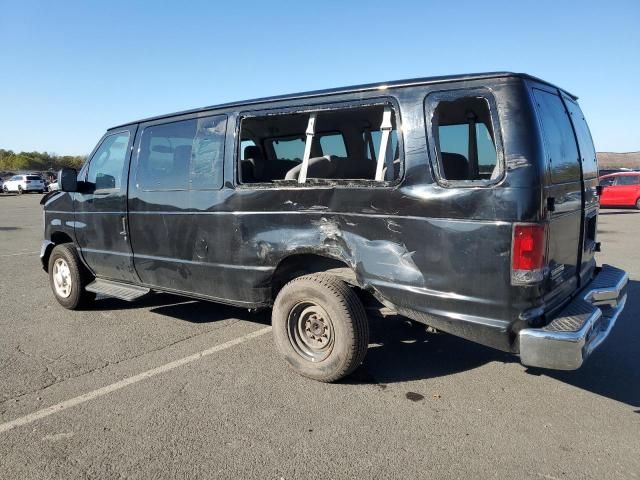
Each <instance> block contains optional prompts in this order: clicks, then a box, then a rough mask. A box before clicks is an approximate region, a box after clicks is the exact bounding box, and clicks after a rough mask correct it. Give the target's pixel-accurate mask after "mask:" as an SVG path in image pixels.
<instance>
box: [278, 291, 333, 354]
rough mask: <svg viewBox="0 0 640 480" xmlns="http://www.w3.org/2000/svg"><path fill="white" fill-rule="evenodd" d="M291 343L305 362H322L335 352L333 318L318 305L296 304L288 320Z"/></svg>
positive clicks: (308, 303)
mask: <svg viewBox="0 0 640 480" xmlns="http://www.w3.org/2000/svg"><path fill="white" fill-rule="evenodd" d="M287 326H288V333H289V342H290V343H291V346H292V347H293V349H294V350H295V351H296V353H297V354H298V355H300V356H301V357H302V358H304V359H305V360H308V361H310V362H321V361H322V360H324V359H326V358H327V357H328V356H329V355H330V354H331V351H332V350H333V345H334V342H335V332H334V329H333V323H332V321H331V317H330V316H329V314H328V313H327V311H326V310H325V309H324V308H322V307H321V306H320V305H317V304H316V303H313V302H310V301H306V302H300V303H298V304H296V305H295V306H294V307H293V308H292V309H291V311H290V312H289V315H288V318H287Z"/></svg>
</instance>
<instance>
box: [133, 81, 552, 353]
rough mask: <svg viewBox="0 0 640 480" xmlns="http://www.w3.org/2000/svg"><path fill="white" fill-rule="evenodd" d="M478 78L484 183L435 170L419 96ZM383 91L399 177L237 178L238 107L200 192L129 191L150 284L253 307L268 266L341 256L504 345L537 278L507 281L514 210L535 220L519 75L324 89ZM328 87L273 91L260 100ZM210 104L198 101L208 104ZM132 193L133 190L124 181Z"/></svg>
mask: <svg viewBox="0 0 640 480" xmlns="http://www.w3.org/2000/svg"><path fill="white" fill-rule="evenodd" d="M454 88H455V89H463V88H485V89H488V91H489V92H490V93H491V95H493V97H494V99H495V105H496V108H497V110H498V117H499V125H498V128H499V129H500V135H501V137H502V149H503V151H502V152H501V153H502V158H503V159H504V163H505V168H506V174H505V175H504V176H503V178H502V180H501V181H500V182H499V183H498V184H497V185H493V186H490V187H474V186H471V187H443V186H441V185H438V184H437V183H436V182H434V180H433V175H432V172H433V170H432V163H431V162H432V161H433V159H432V152H433V146H432V145H430V144H429V142H428V140H427V138H428V136H427V130H426V129H427V127H428V126H429V119H428V118H425V110H424V100H425V98H426V96H427V95H428V94H429V93H431V92H434V91H439V90H446V89H454ZM381 97H382V98H391V99H392V100H393V101H394V102H396V103H397V105H398V107H399V125H400V128H399V133H400V136H401V139H400V141H401V150H402V158H403V160H404V169H403V176H402V179H401V180H400V181H399V183H397V184H394V185H386V186H371V185H366V184H363V183H358V182H353V181H352V182H348V181H343V182H340V181H336V182H333V184H327V185H316V186H313V185H301V186H287V187H282V186H277V185H264V186H260V187H253V186H243V185H238V184H237V182H236V180H235V179H236V177H237V175H236V172H237V167H236V155H237V154H238V143H239V142H238V137H237V135H238V128H239V120H238V118H239V113H240V110H238V109H237V108H236V109H234V110H225V111H216V112H211V113H225V114H226V115H227V116H228V119H229V120H228V122H229V123H228V128H227V137H226V138H227V139H226V147H225V162H224V185H223V187H222V188H221V189H220V190H217V191H210V192H163V193H162V194H157V195H146V196H141V195H137V194H135V193H132V194H131V196H130V198H129V202H128V208H129V226H130V229H131V231H130V235H131V245H132V249H133V255H134V258H135V265H136V270H137V272H138V274H139V275H140V277H141V278H146V279H147V282H146V284H148V286H151V287H154V286H156V287H161V288H162V289H166V290H171V291H177V292H182V293H185V294H187V295H194V296H199V297H205V298H210V299H214V300H218V301H224V302H228V303H233V304H237V305H244V306H249V307H259V306H268V305H270V304H271V302H272V300H273V299H272V289H271V279H272V277H273V275H274V272H275V271H276V269H277V268H278V266H279V265H280V264H281V263H282V262H283V261H284V260H286V259H287V258H289V257H291V256H292V255H297V254H305V253H310V254H314V255H320V256H324V257H327V258H332V259H336V260H340V261H341V262H343V263H344V264H346V265H347V266H349V267H350V268H351V269H352V270H353V271H354V272H355V276H356V279H357V282H358V283H359V284H360V285H361V286H362V287H363V288H366V289H369V290H371V291H373V292H375V293H376V294H377V295H378V296H379V298H381V299H382V300H384V301H385V302H386V303H388V304H391V305H393V306H395V307H397V308H398V309H399V310H400V311H401V312H402V313H404V314H406V315H408V316H411V317H412V318H416V319H418V320H421V321H425V322H427V323H433V324H434V325H437V326H438V327H439V328H442V329H444V330H447V331H450V332H452V333H456V334H458V335H461V336H463V337H466V338H470V339H472V340H475V341H478V342H480V343H484V344H487V345H491V346H494V347H497V348H501V349H503V350H510V349H511V348H512V347H511V345H512V340H513V338H514V335H515V334H516V333H517V329H518V328H519V327H520V324H521V320H519V316H520V314H521V313H522V312H523V311H524V310H527V309H530V308H533V307H535V306H536V305H537V304H538V303H539V302H540V301H541V300H540V299H541V292H540V291H539V290H538V288H537V287H530V288H526V289H524V288H515V287H512V286H511V285H510V268H509V266H510V249H511V229H512V223H513V222H515V221H518V222H533V221H540V220H541V219H542V218H543V212H542V210H541V198H542V180H541V178H542V177H541V176H542V171H543V170H542V168H543V167H542V165H543V163H544V162H543V157H542V147H541V145H540V144H539V139H538V136H536V135H531V132H532V131H535V129H536V128H537V124H536V119H535V114H534V113H533V111H532V109H531V105H530V102H529V101H528V97H527V91H526V88H525V86H524V81H523V80H522V79H521V78H518V77H514V78H508V77H506V78H496V79H491V80H486V79H485V80H470V81H458V82H455V84H451V85H448V84H444V83H441V84H434V85H421V86H413V87H407V88H394V89H392V90H389V91H385V92H376V91H366V92H356V93H348V94H339V95H332V96H331V98H330V99H329V100H330V101H331V102H340V101H362V100H367V99H378V98H381ZM327 101H328V99H322V98H314V99H304V98H301V99H296V100H287V101H273V102H270V103H265V104H261V105H259V106H257V107H256V108H258V107H259V108H260V109H263V110H269V109H276V108H283V107H284V106H286V107H287V108H295V107H296V106H300V107H301V108H303V107H305V106H309V105H314V104H318V103H320V102H324V103H326V102H327ZM204 113H206V112H201V113H200V114H204ZM131 192H135V189H131Z"/></svg>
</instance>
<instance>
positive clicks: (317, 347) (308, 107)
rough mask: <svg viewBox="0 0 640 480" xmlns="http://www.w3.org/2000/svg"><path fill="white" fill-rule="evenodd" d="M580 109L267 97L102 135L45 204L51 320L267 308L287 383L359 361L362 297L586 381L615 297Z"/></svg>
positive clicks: (428, 93) (412, 97) (538, 99)
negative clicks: (178, 309)
mask: <svg viewBox="0 0 640 480" xmlns="http://www.w3.org/2000/svg"><path fill="white" fill-rule="evenodd" d="M576 100H577V99H576V97H575V96H574V95H572V94H570V93H568V92H567V91H565V90H563V89H560V88H558V87H556V86H554V85H552V84H550V83H548V82H545V81H542V80H540V79H537V78H534V77H531V76H529V75H524V74H514V73H507V72H500V73H485V74H475V75H458V76H447V77H435V78H421V79H414V80H405V81H395V82H387V83H380V84H371V85H361V86H354V87H346V88H336V89H331V90H323V91H315V92H308V93H300V94H293V95H283V96H278V97H271V98H263V99H258V100H250V101H245V102H237V103H229V104H224V105H217V106H212V107H206V108H201V109H197V110H190V111H185V112H180V113H175V114H170V115H163V116H159V117H154V118H149V119H146V120H141V121H136V122H131V123H127V124H123V125H120V126H117V127H114V128H111V129H109V130H108V131H107V132H106V134H105V135H104V137H103V138H102V139H101V140H100V142H99V143H98V145H97V146H96V148H95V150H94V151H93V152H92V153H91V155H90V156H89V158H88V160H87V162H86V164H85V165H84V166H83V167H82V169H81V170H80V171H79V172H76V171H75V170H71V169H63V170H62V171H61V172H60V175H59V177H58V178H59V180H60V187H61V191H60V192H56V193H52V194H50V195H49V196H48V197H46V199H45V200H44V202H43V203H44V215H45V240H44V243H43V246H42V251H41V255H40V256H41V259H42V264H43V266H44V269H45V270H46V271H47V272H48V274H49V278H50V283H51V287H52V289H53V293H54V295H55V297H56V299H57V300H58V302H60V303H61V304H62V305H63V306H64V307H66V308H70V309H76V308H80V307H82V306H84V305H86V304H87V303H88V302H91V301H92V300H93V299H94V298H95V296H96V294H98V293H99V294H102V295H107V296H113V297H117V298H121V299H125V300H134V299H136V298H138V297H140V296H142V295H144V294H146V293H148V292H150V291H162V292H172V293H176V294H181V295H185V296H189V297H193V298H199V299H206V300H211V301H214V302H221V303H226V304H231V305H236V306H240V307H245V308H251V309H257V308H272V309H273V310H272V312H273V313H272V323H273V334H274V338H275V343H276V345H277V348H278V349H279V351H280V353H281V354H282V355H283V357H284V358H285V359H286V361H287V362H288V363H289V364H290V365H291V366H292V367H293V368H294V369H295V370H296V371H297V372H299V373H301V374H302V375H305V376H307V377H311V378H313V379H316V380H320V381H335V380H338V379H340V378H342V377H344V376H345V375H348V374H349V373H350V372H352V371H353V370H354V369H355V368H357V366H358V365H359V364H360V363H361V362H362V360H363V358H364V356H365V353H366V351H367V346H368V321H367V315H366V314H365V309H364V307H363V301H364V300H365V299H367V300H368V301H369V299H371V298H373V299H375V301H376V302H377V303H378V304H379V305H380V307H384V308H386V309H391V310H392V311H394V312H396V313H398V314H399V315H403V316H406V317H408V318H410V319H413V320H415V321H417V322H421V323H424V324H426V325H429V326H431V327H434V328H436V329H438V330H442V331H445V332H449V333H451V334H454V335H458V336H460V337H463V338H466V339H469V340H472V341H475V342H479V343H481V344H484V345H488V346H491V347H494V348H497V349H500V350H503V351H506V352H512V353H514V354H518V355H519V356H520V360H521V362H522V363H523V364H524V365H528V366H535V367H543V368H551V369H563V370H571V369H576V368H578V367H580V365H581V364H582V363H583V362H584V360H585V359H586V358H587V357H588V356H589V354H590V353H591V352H592V351H593V350H594V349H595V348H596V347H597V346H598V345H599V344H600V343H601V342H602V341H603V340H604V339H605V338H606V337H607V335H608V334H609V332H610V331H611V329H612V327H613V325H614V323H615V322H616V319H617V317H618V315H619V314H620V312H621V311H622V309H623V308H624V304H625V300H626V284H627V274H626V273H625V272H624V271H622V270H620V269H618V268H615V267H612V266H608V265H603V266H596V262H595V258H594V254H595V252H597V251H598V249H599V243H598V242H597V241H596V224H597V218H598V198H597V195H598V165H597V160H596V154H595V150H594V147H593V143H592V140H591V136H590V133H589V129H588V127H587V124H586V122H585V119H584V116H583V114H582V112H581V110H580V107H579V106H578V104H577V102H576Z"/></svg>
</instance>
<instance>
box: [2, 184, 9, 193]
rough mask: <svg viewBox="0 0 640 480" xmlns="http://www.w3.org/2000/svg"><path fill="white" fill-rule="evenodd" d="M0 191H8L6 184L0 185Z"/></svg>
mask: <svg viewBox="0 0 640 480" xmlns="http://www.w3.org/2000/svg"><path fill="white" fill-rule="evenodd" d="M2 191H3V192H4V193H9V189H8V188H7V186H6V185H3V186H2Z"/></svg>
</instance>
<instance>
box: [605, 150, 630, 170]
mask: <svg viewBox="0 0 640 480" xmlns="http://www.w3.org/2000/svg"><path fill="white" fill-rule="evenodd" d="M597 155H598V166H599V167H600V168H622V167H625V168H637V169H640V152H626V153H613V152H598V153H597Z"/></svg>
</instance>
